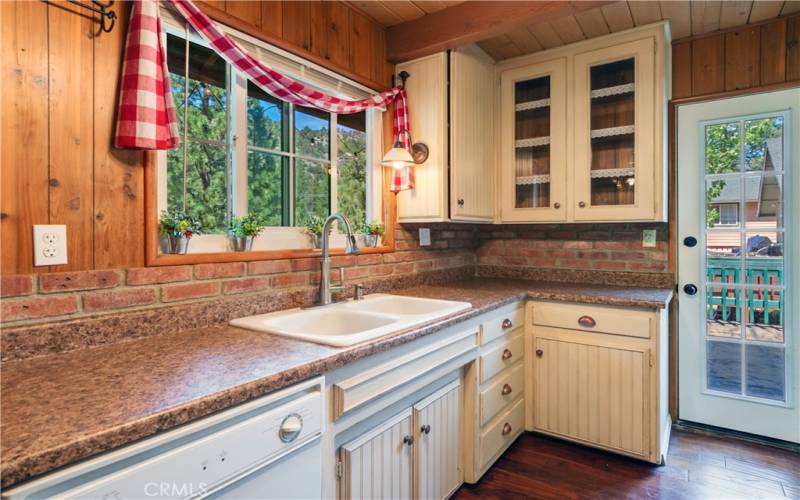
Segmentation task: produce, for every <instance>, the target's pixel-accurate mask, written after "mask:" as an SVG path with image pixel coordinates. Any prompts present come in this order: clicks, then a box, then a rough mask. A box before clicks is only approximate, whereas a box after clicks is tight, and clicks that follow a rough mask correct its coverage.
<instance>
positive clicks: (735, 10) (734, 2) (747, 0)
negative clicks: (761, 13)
mask: <svg viewBox="0 0 800 500" xmlns="http://www.w3.org/2000/svg"><path fill="white" fill-rule="evenodd" d="M752 6H753V1H752V0H726V1H725V2H722V7H721V10H720V16H719V28H720V29H723V30H724V29H726V28H732V27H734V26H741V25H743V24H747V20H748V19H749V18H750V9H751V8H752Z"/></svg>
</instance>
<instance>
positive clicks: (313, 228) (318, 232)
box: [305, 215, 325, 236]
mask: <svg viewBox="0 0 800 500" xmlns="http://www.w3.org/2000/svg"><path fill="white" fill-rule="evenodd" d="M324 225H325V219H323V218H322V217H320V216H318V215H310V216H309V217H308V219H306V222H305V229H306V232H307V233H308V234H310V235H313V236H322V227H323V226H324Z"/></svg>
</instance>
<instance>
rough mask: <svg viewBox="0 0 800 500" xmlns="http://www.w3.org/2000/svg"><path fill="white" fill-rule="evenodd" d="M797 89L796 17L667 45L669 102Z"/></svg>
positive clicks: (799, 23)
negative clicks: (787, 87)
mask: <svg viewBox="0 0 800 500" xmlns="http://www.w3.org/2000/svg"><path fill="white" fill-rule="evenodd" d="M792 82H794V83H795V84H797V85H800V15H793V16H788V17H783V18H778V19H774V20H771V21H767V22H764V23H759V24H754V25H748V26H742V27H739V28H736V29H731V30H726V31H723V32H719V33H711V34H708V35H702V36H698V37H693V38H689V39H684V40H677V41H676V42H674V43H673V44H672V98H673V99H674V100H680V99H685V98H703V97H710V96H715V95H720V94H725V93H741V92H748V91H758V90H762V89H769V88H774V87H777V86H781V85H791V84H792Z"/></svg>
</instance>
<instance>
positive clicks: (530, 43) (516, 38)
mask: <svg viewBox="0 0 800 500" xmlns="http://www.w3.org/2000/svg"><path fill="white" fill-rule="evenodd" d="M587 12H588V11H587ZM508 38H510V39H511V42H512V43H513V44H514V45H515V46H516V47H517V48H518V49H519V50H520V51H521V52H522V53H523V54H527V53H530V52H536V51H538V50H542V48H543V47H542V44H540V43H539V40H537V39H536V37H535V36H533V34H532V33H531V32H530V31H528V28H524V27H523V28H517V29H515V30H512V31H510V32H509V33H508Z"/></svg>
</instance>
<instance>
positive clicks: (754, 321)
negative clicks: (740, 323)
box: [744, 288, 785, 343]
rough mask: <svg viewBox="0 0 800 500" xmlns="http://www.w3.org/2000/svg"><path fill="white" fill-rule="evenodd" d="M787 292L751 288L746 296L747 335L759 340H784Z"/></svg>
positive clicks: (751, 338) (749, 337)
mask: <svg viewBox="0 0 800 500" xmlns="http://www.w3.org/2000/svg"><path fill="white" fill-rule="evenodd" d="M784 306H785V292H784V291H783V290H782V289H780V288H751V289H748V290H747V294H746V296H745V303H744V310H745V337H746V338H747V340H757V341H759V342H777V343H783V342H784V334H783V325H784V314H785V311H784Z"/></svg>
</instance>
